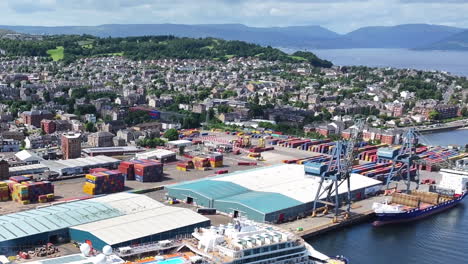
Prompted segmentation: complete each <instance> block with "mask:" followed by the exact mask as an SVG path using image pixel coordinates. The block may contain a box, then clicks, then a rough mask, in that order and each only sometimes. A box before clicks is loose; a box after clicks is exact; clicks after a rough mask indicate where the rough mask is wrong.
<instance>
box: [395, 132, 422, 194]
mask: <svg viewBox="0 0 468 264" xmlns="http://www.w3.org/2000/svg"><path fill="white" fill-rule="evenodd" d="M418 141H419V136H418V133H417V132H416V130H415V129H414V128H411V129H409V130H408V131H407V132H406V134H405V135H404V136H403V143H402V145H401V148H400V150H399V151H398V154H397V155H396V156H395V158H393V162H392V168H391V169H390V172H389V174H388V176H387V189H389V187H390V184H391V183H392V182H395V181H399V180H401V179H403V180H404V181H405V184H406V192H407V193H409V191H410V187H411V182H413V181H414V182H415V183H416V189H417V188H418V187H419V170H416V172H415V174H414V175H411V169H412V168H413V166H414V165H415V164H416V163H417V160H418V159H419V157H418V155H417V153H416V145H417V144H418V143H419V142H418Z"/></svg>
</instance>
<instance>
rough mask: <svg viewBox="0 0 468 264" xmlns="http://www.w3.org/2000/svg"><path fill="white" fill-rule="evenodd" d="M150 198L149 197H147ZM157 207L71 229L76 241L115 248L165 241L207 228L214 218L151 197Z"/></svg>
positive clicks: (151, 201) (152, 202)
mask: <svg viewBox="0 0 468 264" xmlns="http://www.w3.org/2000/svg"><path fill="white" fill-rule="evenodd" d="M144 197H146V196H144ZM147 200H148V201H142V202H143V203H146V202H149V203H151V204H154V205H155V206H156V208H153V209H151V210H144V211H140V212H137V213H133V214H127V215H123V216H120V217H114V218H110V219H107V220H102V221H99V222H94V223H89V224H84V225H79V226H75V227H72V228H70V236H71V238H72V239H73V240H75V241H80V242H83V241H85V240H90V241H91V242H93V246H95V247H97V248H101V247H103V246H105V245H110V246H112V247H114V248H117V247H121V246H127V245H132V244H142V243H147V242H154V241H161V240H165V239H171V238H175V237H178V236H183V235H186V234H190V233H192V232H193V230H194V229H195V228H196V227H207V226H209V225H210V220H209V219H208V218H206V217H204V216H202V215H199V214H197V213H195V212H193V211H192V210H189V209H186V208H180V207H169V206H165V205H164V204H162V203H158V202H156V201H154V200H152V199H151V198H148V197H147Z"/></svg>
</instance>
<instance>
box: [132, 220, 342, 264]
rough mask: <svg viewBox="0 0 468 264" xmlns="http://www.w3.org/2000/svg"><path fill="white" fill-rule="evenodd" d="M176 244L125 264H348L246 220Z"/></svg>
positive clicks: (201, 230) (289, 235) (203, 231)
mask: <svg viewBox="0 0 468 264" xmlns="http://www.w3.org/2000/svg"><path fill="white" fill-rule="evenodd" d="M177 243H179V244H180V245H179V246H178V247H177V249H176V251H173V252H168V253H167V254H165V255H157V256H154V257H149V258H145V259H142V260H141V259H140V260H136V261H134V262H128V263H131V264H136V263H139V264H145V263H146V264H149V263H158V264H190V263H199V264H237V263H245V264H248V263H276V264H287V263H298V264H348V263H349V261H348V260H347V259H346V258H345V257H342V256H338V257H334V258H330V257H328V256H326V255H324V254H322V253H320V252H318V251H317V250H315V249H314V248H313V247H312V246H310V245H309V244H308V243H306V242H305V241H304V240H303V239H302V238H300V237H298V236H297V235H295V234H293V233H290V232H287V231H284V230H282V229H279V228H277V227H275V226H271V225H267V224H260V223H256V222H252V221H249V220H245V219H244V220H238V221H236V222H235V223H230V224H227V225H220V226H212V227H209V228H197V229H195V231H194V232H193V233H192V235H191V237H190V238H186V239H183V240H181V241H180V240H179V241H178V242H177ZM126 250H127V251H128V250H129V248H128V247H127V248H126ZM130 250H131V249H130ZM127 254H128V252H127Z"/></svg>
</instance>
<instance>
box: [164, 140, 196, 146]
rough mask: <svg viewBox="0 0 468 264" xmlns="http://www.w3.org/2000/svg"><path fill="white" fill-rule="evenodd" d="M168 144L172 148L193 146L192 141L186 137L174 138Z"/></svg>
mask: <svg viewBox="0 0 468 264" xmlns="http://www.w3.org/2000/svg"><path fill="white" fill-rule="evenodd" d="M166 146H168V147H171V148H180V147H190V146H192V141H190V140H185V139H179V140H173V141H169V142H167V143H166Z"/></svg>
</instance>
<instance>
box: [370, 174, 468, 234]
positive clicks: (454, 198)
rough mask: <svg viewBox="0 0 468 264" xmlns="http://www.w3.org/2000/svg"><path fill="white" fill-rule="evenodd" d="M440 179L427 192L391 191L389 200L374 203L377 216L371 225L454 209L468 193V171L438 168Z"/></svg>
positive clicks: (406, 220)
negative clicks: (405, 192)
mask: <svg viewBox="0 0 468 264" xmlns="http://www.w3.org/2000/svg"><path fill="white" fill-rule="evenodd" d="M440 173H441V175H442V179H441V181H440V183H439V184H438V185H437V186H430V188H429V192H424V191H418V190H414V191H411V193H410V194H403V193H394V194H393V195H392V199H391V201H387V202H385V203H374V204H373V206H372V208H373V209H374V212H375V214H376V216H377V220H376V221H374V223H373V225H374V226H382V225H387V224H396V223H404V222H410V221H415V220H418V219H422V218H425V217H428V216H431V215H434V214H437V213H441V212H443V211H445V210H448V209H450V208H453V207H454V206H456V205H457V204H459V203H460V202H462V201H463V199H464V198H465V197H466V196H467V195H468V172H467V171H463V170H447V169H442V170H441V171H440Z"/></svg>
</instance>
